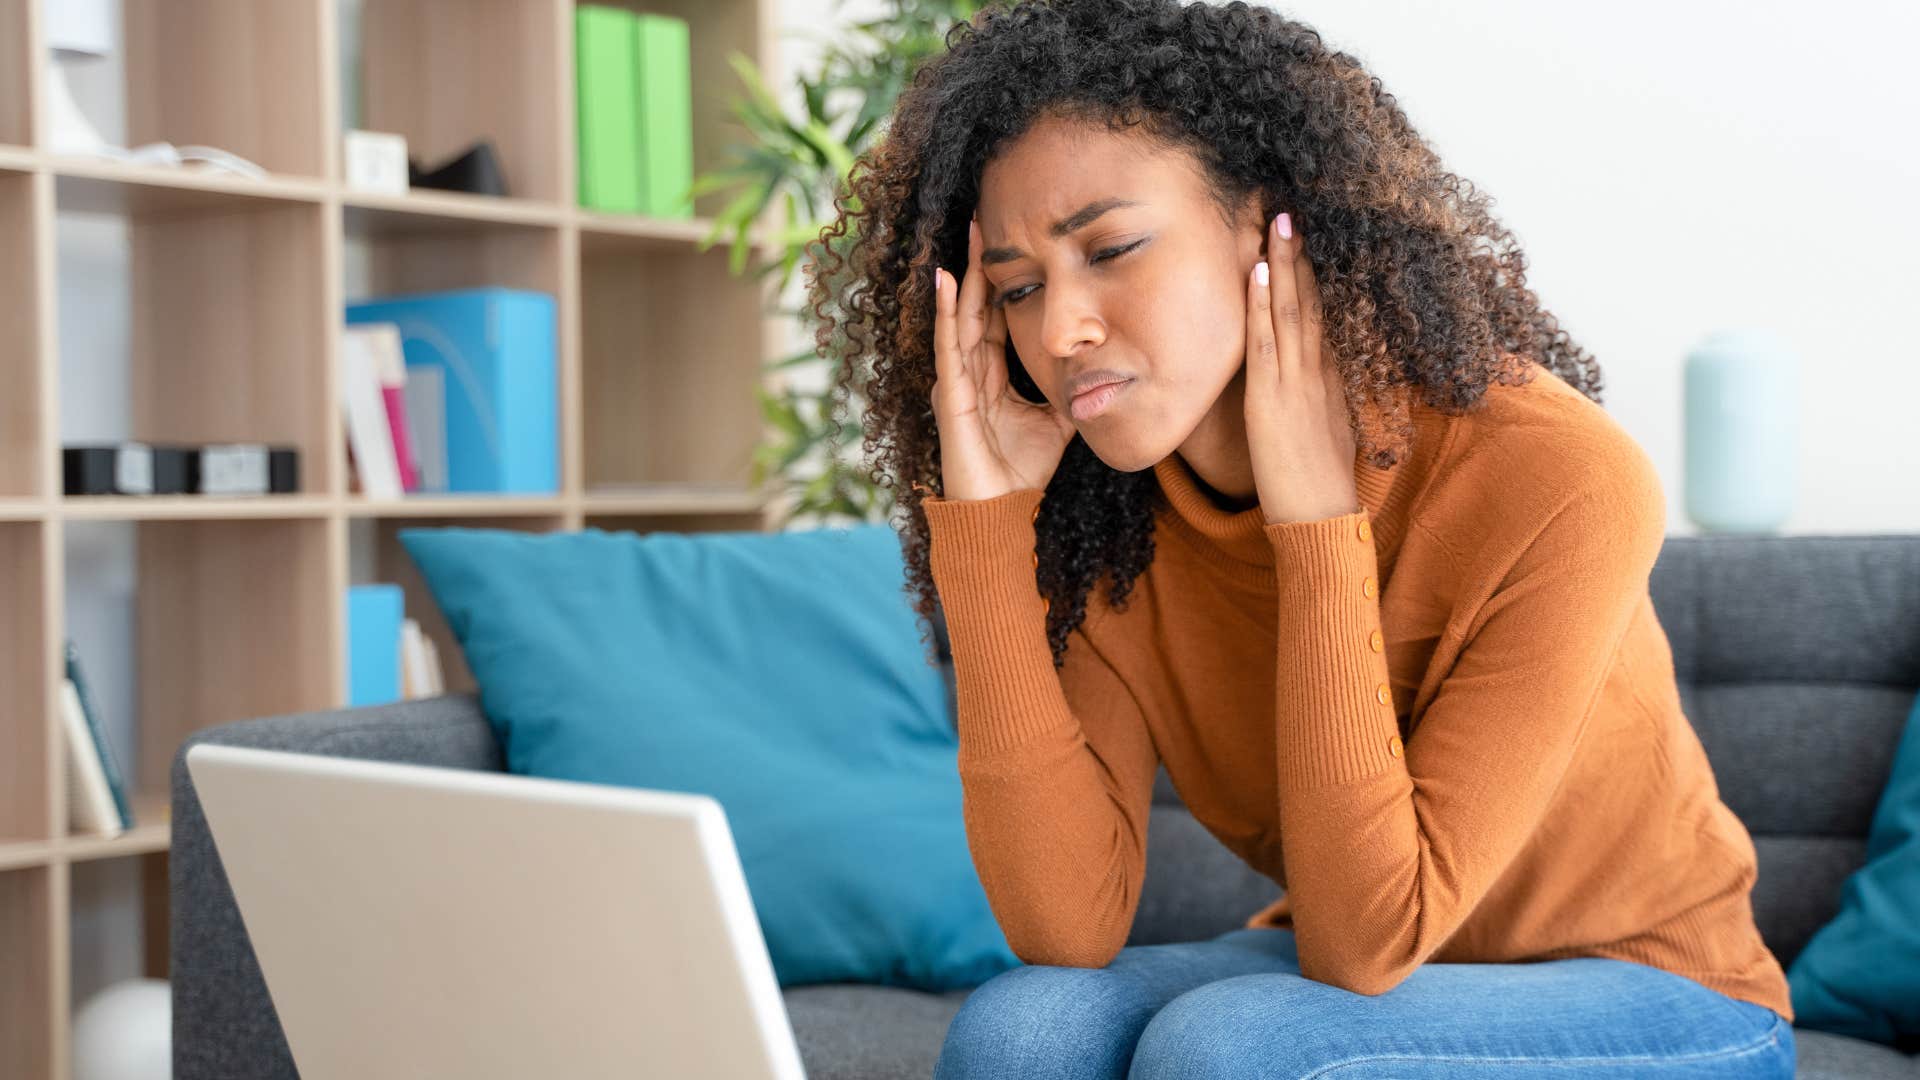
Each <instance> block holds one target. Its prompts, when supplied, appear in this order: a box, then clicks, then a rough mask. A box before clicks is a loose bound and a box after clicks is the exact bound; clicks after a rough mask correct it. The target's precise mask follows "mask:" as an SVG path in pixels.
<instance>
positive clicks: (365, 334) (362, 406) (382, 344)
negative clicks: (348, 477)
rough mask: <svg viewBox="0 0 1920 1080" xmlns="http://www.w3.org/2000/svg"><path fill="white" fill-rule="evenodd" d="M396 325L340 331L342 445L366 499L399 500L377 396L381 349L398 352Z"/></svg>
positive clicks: (382, 404)
mask: <svg viewBox="0 0 1920 1080" xmlns="http://www.w3.org/2000/svg"><path fill="white" fill-rule="evenodd" d="M399 348H400V329H399V327H397V326H395V325H394V324H392V323H362V324H359V325H357V326H343V327H341V333H340V409H341V413H342V415H343V416H344V417H345V418H346V421H347V445H348V449H350V450H352V451H353V459H354V461H353V463H354V468H355V469H357V470H358V471H359V474H360V491H361V494H363V495H365V496H366V497H367V498H369V499H398V498H400V496H401V495H402V491H401V487H400V462H399V459H398V458H396V457H395V456H394V453H393V429H392V428H390V427H388V426H387V403H386V400H385V399H384V398H382V397H381V396H380V376H379V371H380V364H381V360H380V353H381V352H382V351H383V350H388V349H391V350H394V351H398V350H399Z"/></svg>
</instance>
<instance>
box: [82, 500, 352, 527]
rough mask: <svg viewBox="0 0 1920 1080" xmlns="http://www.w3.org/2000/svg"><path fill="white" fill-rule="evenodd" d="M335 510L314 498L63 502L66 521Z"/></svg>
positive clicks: (288, 515)
mask: <svg viewBox="0 0 1920 1080" xmlns="http://www.w3.org/2000/svg"><path fill="white" fill-rule="evenodd" d="M331 509H332V502H331V501H330V500H328V499H325V498H320V497H316V496H311V495H256V496H248V497H235V498H221V497H215V496H208V495H67V496H64V497H63V498H62V499H61V500H60V515H61V516H62V517H66V518H72V519H77V520H90V521H178V520H194V519H211V520H237V519H243V518H311V517H325V516H326V515H327V513H328V512H329V511H330V510H331Z"/></svg>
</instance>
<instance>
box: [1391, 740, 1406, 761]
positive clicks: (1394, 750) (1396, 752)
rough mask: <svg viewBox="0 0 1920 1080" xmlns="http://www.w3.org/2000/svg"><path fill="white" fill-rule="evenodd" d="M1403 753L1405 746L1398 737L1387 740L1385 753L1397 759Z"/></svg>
mask: <svg viewBox="0 0 1920 1080" xmlns="http://www.w3.org/2000/svg"><path fill="white" fill-rule="evenodd" d="M1405 752H1406V746H1405V744H1403V743H1402V742H1401V741H1400V736H1398V735H1395V736H1394V737H1393V738H1391V739H1388V740H1387V753H1389V754H1392V755H1393V756H1394V757H1399V756H1400V755H1401V754H1403V753H1405Z"/></svg>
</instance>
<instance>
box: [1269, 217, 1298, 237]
mask: <svg viewBox="0 0 1920 1080" xmlns="http://www.w3.org/2000/svg"><path fill="white" fill-rule="evenodd" d="M1273 224H1274V227H1275V228H1277V229H1279V230H1280V239H1282V240H1287V239H1290V238H1291V237H1292V236H1293V217H1292V215H1290V214H1288V213H1286V212H1285V211H1282V212H1281V214H1280V216H1279V217H1277V218H1274V219H1273Z"/></svg>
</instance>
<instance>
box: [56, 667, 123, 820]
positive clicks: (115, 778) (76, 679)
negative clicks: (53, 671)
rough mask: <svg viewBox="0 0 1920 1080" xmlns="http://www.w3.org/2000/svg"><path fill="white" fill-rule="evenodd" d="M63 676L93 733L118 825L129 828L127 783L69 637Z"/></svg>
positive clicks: (94, 743)
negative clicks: (109, 742)
mask: <svg viewBox="0 0 1920 1080" xmlns="http://www.w3.org/2000/svg"><path fill="white" fill-rule="evenodd" d="M67 678H69V679H71V680H73V691H74V693H75V694H77V695H79V697H80V712H81V713H82V714H83V715H85V716H86V718H87V730H88V731H90V732H92V733H93V745H94V749H96V750H98V751H99V754H100V770H101V771H102V772H104V773H106V774H107V788H108V790H110V791H112V792H113V808H114V810H116V811H117V812H118V813H119V814H120V824H121V826H122V827H124V828H128V829H131V828H133V807H132V805H131V804H129V803H128V802H127V785H126V782H125V781H124V780H122V779H121V776H120V766H119V764H118V763H116V762H115V761H114V760H113V751H112V750H109V749H108V748H107V734H106V732H105V731H104V730H103V729H102V728H101V726H100V710H99V709H96V708H94V705H93V694H92V693H91V692H89V691H88V690H87V679H86V676H85V675H83V674H81V672H80V651H79V650H78V649H76V648H74V645H73V639H71V638H69V639H67Z"/></svg>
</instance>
